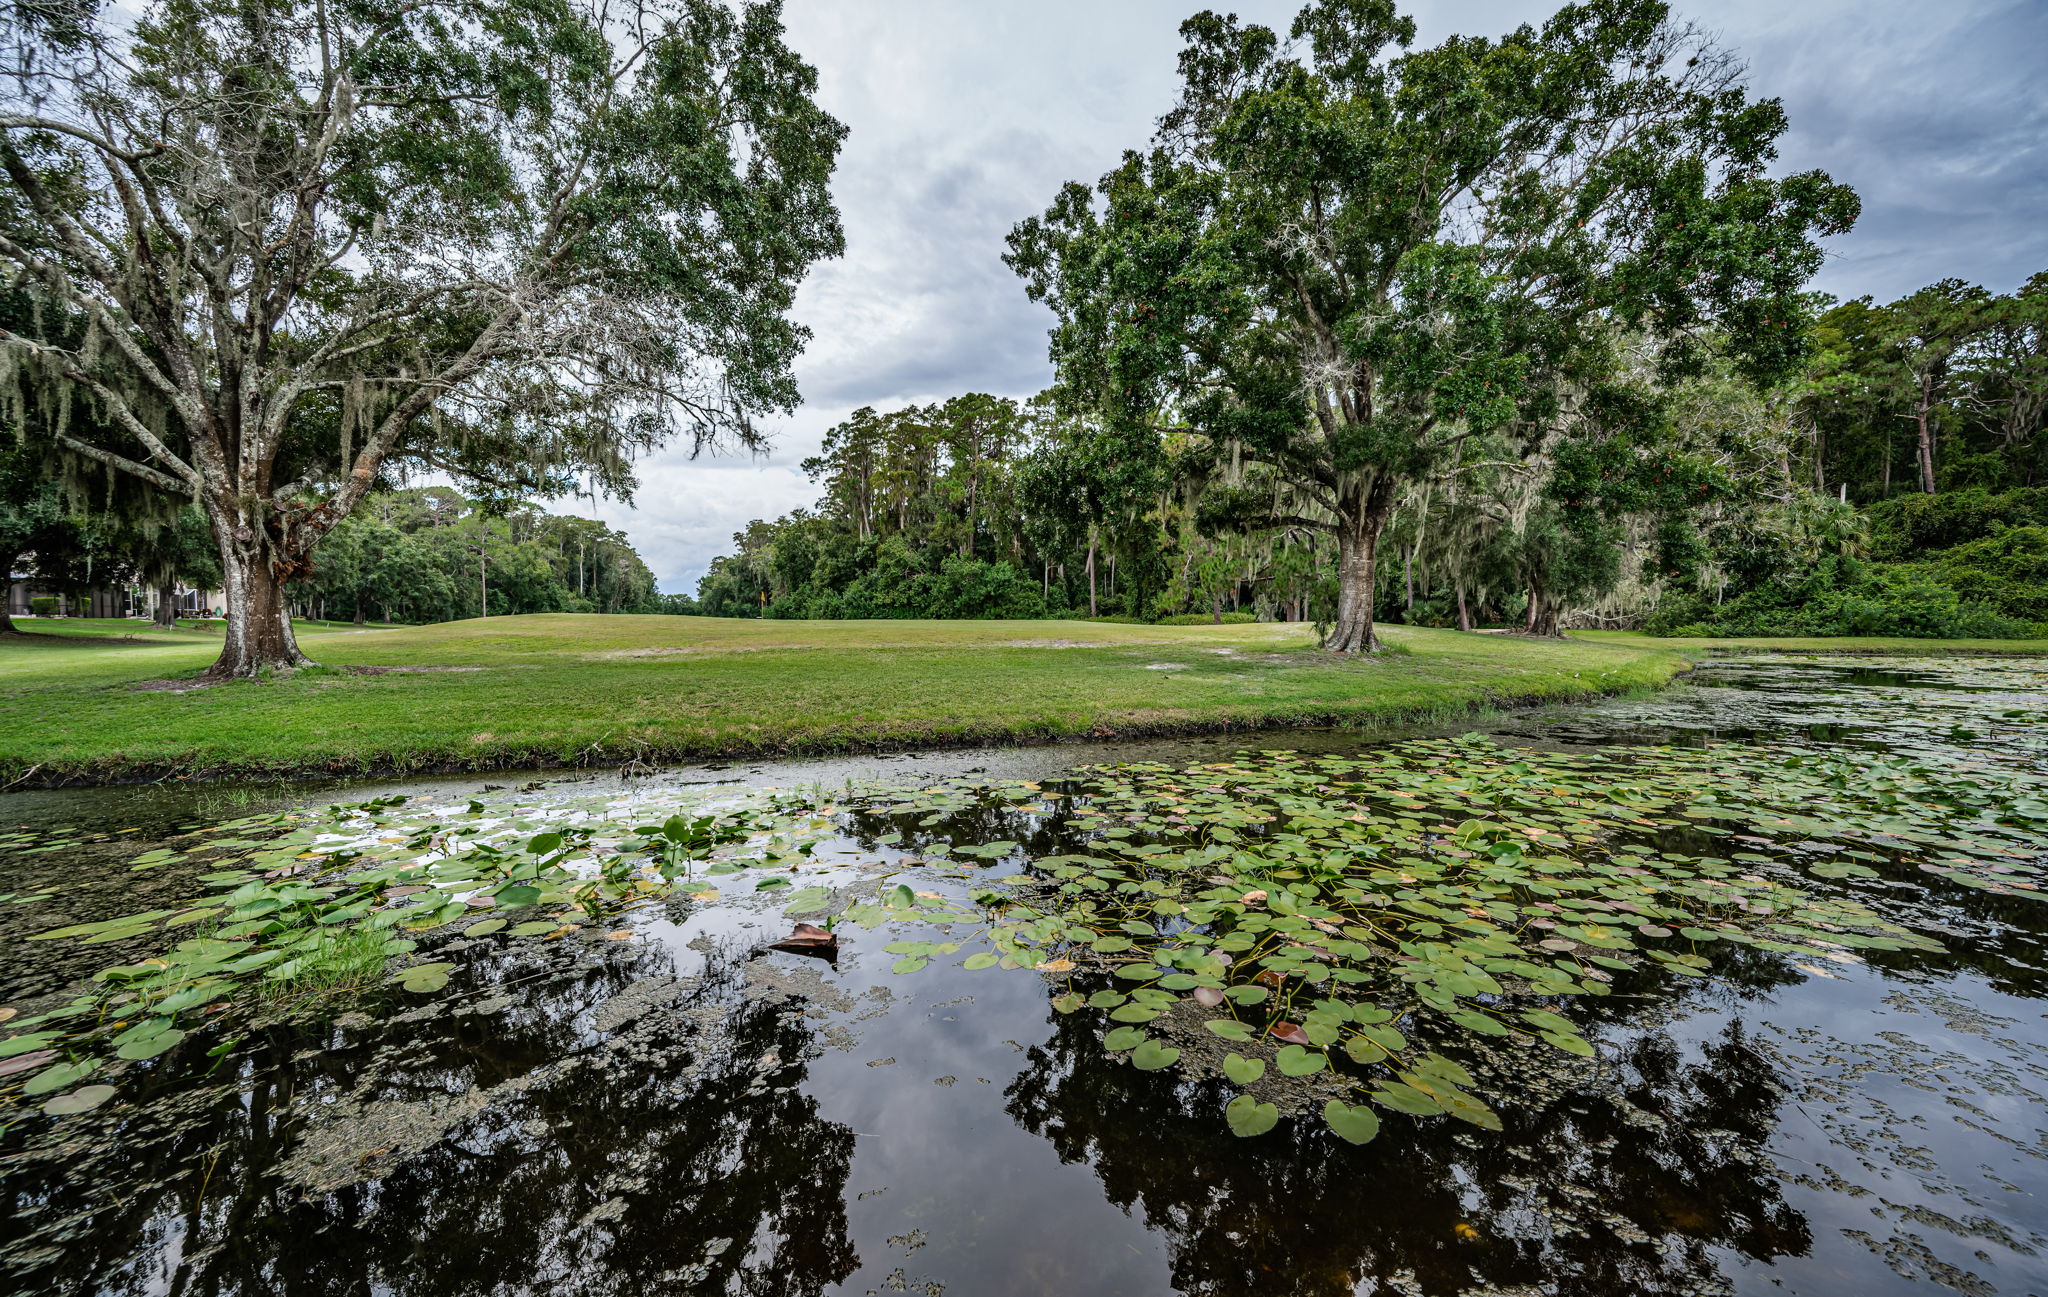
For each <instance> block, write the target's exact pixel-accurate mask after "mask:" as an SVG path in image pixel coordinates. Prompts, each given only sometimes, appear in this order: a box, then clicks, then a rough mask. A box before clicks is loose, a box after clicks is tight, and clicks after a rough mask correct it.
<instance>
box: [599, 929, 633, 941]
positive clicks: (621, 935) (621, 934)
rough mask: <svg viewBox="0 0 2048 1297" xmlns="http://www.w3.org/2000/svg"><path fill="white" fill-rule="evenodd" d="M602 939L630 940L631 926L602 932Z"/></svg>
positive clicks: (631, 937) (631, 936) (631, 935)
mask: <svg viewBox="0 0 2048 1297" xmlns="http://www.w3.org/2000/svg"><path fill="white" fill-rule="evenodd" d="M604 939H605V940H606V941H631V940H632V939H633V930H632V929H631V928H620V929H619V930H618V931H616V932H607V933H605V934H604Z"/></svg>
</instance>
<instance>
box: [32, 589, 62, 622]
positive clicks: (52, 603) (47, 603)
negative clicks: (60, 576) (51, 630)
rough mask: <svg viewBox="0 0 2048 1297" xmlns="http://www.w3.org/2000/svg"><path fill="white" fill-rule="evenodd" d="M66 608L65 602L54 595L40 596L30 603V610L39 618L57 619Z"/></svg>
mask: <svg viewBox="0 0 2048 1297" xmlns="http://www.w3.org/2000/svg"><path fill="white" fill-rule="evenodd" d="M63 607H64V601H63V600H62V599H59V598H58V597H57V596H56V595H53V594H39V595H37V596H36V597H35V598H33V599H31V600H29V601H28V609H29V611H30V612H32V613H34V614H35V615H36V616H38V617H55V616H56V615H57V614H58V613H59V612H60V611H61V610H62V609H63Z"/></svg>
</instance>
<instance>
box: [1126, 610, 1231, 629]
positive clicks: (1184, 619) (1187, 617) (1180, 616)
mask: <svg viewBox="0 0 2048 1297" xmlns="http://www.w3.org/2000/svg"><path fill="white" fill-rule="evenodd" d="M1133 620H1135V619H1133ZM1257 620H1258V618H1257V617H1255V616H1253V615H1252V614H1251V613H1248V612H1227V613H1224V614H1223V615H1222V616H1221V617H1220V618H1219V617H1216V616H1214V615H1212V614H1210V613H1206V612H1181V613H1175V614H1174V615H1173V616H1171V617H1161V618H1160V619H1159V624H1160V625H1161V626H1249V625H1251V624H1252V623H1253V622H1256V621H1257Z"/></svg>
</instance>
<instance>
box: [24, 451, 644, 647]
mask: <svg viewBox="0 0 2048 1297" xmlns="http://www.w3.org/2000/svg"><path fill="white" fill-rule="evenodd" d="M22 460H23V457H22V456H21V455H20V454H19V453H18V452H16V453H12V454H10V453H5V452H0V562H4V563H7V564H8V565H9V566H10V567H14V568H17V569H18V568H19V566H20V565H21V564H22V563H24V562H25V563H26V564H27V566H28V568H29V573H28V574H29V576H30V577H31V579H32V580H33V581H34V582H35V583H36V585H37V586H38V587H39V588H42V589H46V590H51V591H56V592H59V593H62V594H66V595H71V596H74V597H82V596H84V595H85V594H87V593H88V592H90V591H93V590H98V589H110V588H111V589H120V588H123V587H141V588H142V589H143V591H144V592H145V603H146V606H147V607H148V608H149V609H150V610H151V613H152V616H153V617H154V619H155V621H156V622H157V623H158V624H159V625H165V626H168V625H171V624H173V623H175V621H176V619H177V617H178V616H179V615H180V609H179V607H178V599H177V594H178V590H179V588H180V587H184V588H187V589H194V590H198V591H201V592H215V591H218V590H219V588H220V567H219V563H218V559H217V556H216V552H215V550H214V547H213V545H212V543H211V538H210V536H209V535H208V533H207V527H206V520H205V518H204V517H203V516H202V515H201V514H200V512H199V511H198V510H197V509H195V508H192V507H191V506H189V505H188V506H186V507H185V508H183V509H180V510H177V511H175V512H173V513H170V514H168V515H163V516H157V517H148V516H142V517H137V516H134V515H123V514H121V513H119V512H117V511H113V510H106V509H101V508H97V507H95V505H94V502H93V501H92V500H91V498H90V497H89V496H88V497H87V498H86V499H84V500H77V499H73V500H66V499H65V498H64V496H63V494H62V492H61V490H60V489H59V484H58V483H56V482H54V481H52V480H51V479H49V478H47V477H44V476H42V475H41V474H40V473H39V472H35V471H29V470H30V469H32V467H33V466H25V465H24V464H23V462H22ZM290 591H291V611H292V613H293V615H294V616H297V617H309V618H326V619H333V620H339V621H353V622H355V623H357V624H358V625H360V624H363V623H365V622H368V621H381V622H412V623H418V622H437V621H455V620H459V619H463V618H469V617H483V616H490V617H504V616H511V615H514V614H519V613H543V612H599V613H647V612H661V611H665V610H666V605H665V604H664V601H663V600H662V597H661V595H660V593H659V592H658V591H657V589H656V587H655V579H654V574H653V572H651V571H650V570H648V567H647V565H646V563H644V562H643V561H642V560H641V558H640V555H639V554H638V553H637V552H635V551H634V549H633V546H632V544H631V542H629V541H628V540H627V539H626V537H625V536H624V535H622V534H621V533H619V532H617V531H615V530H613V529H612V528H610V527H607V526H605V525H604V524H603V523H600V522H595V521H593V520H591V519H588V518H578V517H574V516H563V515H559V514H552V513H548V512H545V511H544V510H542V509H539V508H537V507H535V506H532V505H528V504H522V503H508V502H504V501H492V500H474V499H470V498H468V497H466V496H464V495H462V494H461V493H460V492H458V491H455V490H453V489H452V488H448V487H425V488H419V489H410V490H396V491H388V492H380V493H379V494H377V495H373V496H371V497H369V499H367V500H366V501H365V502H364V505H363V507H362V509H361V510H359V511H358V512H357V513H356V514H354V515H353V516H351V517H350V518H348V519H346V520H344V521H343V522H342V523H341V524H340V525H339V526H337V527H336V528H335V529H334V530H333V531H332V532H331V533H329V534H328V536H327V537H326V538H325V539H324V540H323V541H322V542H321V543H320V545H319V547H318V548H317V549H315V550H314V551H313V562H312V564H311V566H310V567H309V568H308V569H307V570H306V571H305V572H304V573H303V574H302V575H301V577H300V579H299V580H297V581H295V582H293V583H292V585H291V587H290ZM210 606H211V605H210V604H209V608H210ZM5 611H6V610H5V609H0V629H7V628H8V624H7V623H6V622H5V620H4V618H5Z"/></svg>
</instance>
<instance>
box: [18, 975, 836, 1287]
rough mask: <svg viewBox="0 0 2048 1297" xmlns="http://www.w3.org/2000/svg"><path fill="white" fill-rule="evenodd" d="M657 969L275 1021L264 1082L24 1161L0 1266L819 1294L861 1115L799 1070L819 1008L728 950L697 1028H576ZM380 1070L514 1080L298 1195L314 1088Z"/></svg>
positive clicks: (346, 1283)
mask: <svg viewBox="0 0 2048 1297" xmlns="http://www.w3.org/2000/svg"><path fill="white" fill-rule="evenodd" d="M660 971H661V970H660V969H659V968H656V967H649V966H647V963H646V962H645V961H643V962H642V963H640V964H639V965H637V966H636V965H633V964H630V963H615V964H611V965H607V966H604V967H601V968H597V969H591V968H588V967H586V968H584V969H582V970H571V969H562V970H558V976H556V977H554V978H553V979H552V980H534V979H529V980H528V982H527V984H526V986H525V987H524V989H523V991H522V993H521V994H520V995H519V996H518V997H516V1002H514V1003H511V1004H508V1005H506V1006H505V1007H503V1008H502V1009H500V1010H498V1011H496V1012H493V1013H489V1014H481V1015H472V1016H469V1017H463V1018H454V1019H434V1020H430V1021H427V1022H423V1023H419V1024H417V1025H416V1026H414V1027H413V1028H411V1029H410V1035H409V1036H408V1035H406V1034H405V1033H406V1032H407V1028H405V1027H404V1026H399V1027H396V1028H394V1031H393V1032H391V1033H385V1034H380V1035H379V1037H378V1039H377V1041H376V1048H375V1049H374V1050H373V1049H372V1048H371V1047H370V1046H367V1045H366V1046H362V1047H353V1048H351V1047H347V1046H343V1047H340V1048H325V1049H312V1050H308V1049H305V1048H304V1047H305V1046H306V1045H307V1044H308V1042H307V1041H305V1040H303V1039H300V1040H298V1041H296V1042H286V1041H279V1042H277V1043H278V1045H279V1047H280V1049H281V1050H288V1049H290V1047H291V1046H292V1045H293V1044H296V1045H297V1046H298V1047H299V1050H300V1052H299V1054H298V1057H297V1058H296V1060H293V1061H292V1063H291V1064H289V1065H287V1063H286V1059H285V1057H284V1056H283V1054H282V1052H278V1051H273V1052H271V1053H270V1056H269V1057H267V1058H265V1059H263V1060H261V1062H260V1063H259V1065H258V1067H257V1069H256V1072H255V1074H254V1075H253V1077H251V1078H250V1083H249V1084H246V1085H242V1086H232V1087H227V1088H226V1089H219V1088H217V1089H214V1090H212V1091H210V1092H207V1093H206V1094H205V1095H204V1096H203V1099H202V1097H201V1096H197V1095H192V1093H191V1091H190V1090H189V1088H188V1089H187V1095H188V1096H189V1097H188V1098H187V1099H186V1100H185V1101H184V1106H185V1107H186V1109H187V1111H186V1112H185V1113H184V1114H183V1115H182V1116H180V1115H179V1114H178V1112H177V1111H176V1109H177V1108H178V1106H179V1105H180V1101H179V1100H177V1099H175V1098H173V1099H168V1100H166V1102H165V1104H164V1105H163V1106H162V1107H161V1108H159V1109H157V1110H154V1111H153V1112H152V1113H151V1115H150V1118H149V1120H148V1123H147V1124H146V1125H145V1124H144V1123H143V1122H141V1121H134V1122H131V1125H130V1127H129V1128H128V1129H126V1130H124V1131H122V1132H120V1135H119V1138H118V1139H117V1140H113V1141H109V1142H108V1143H106V1144H104V1145H102V1146H101V1147H99V1148H97V1149H93V1150H90V1151H82V1150H80V1149H78V1148H77V1147H71V1148H69V1149H64V1150H51V1151H50V1153H49V1155H47V1156H41V1157H29V1158H25V1159H21V1160H18V1161H17V1162H16V1164H15V1165H14V1166H12V1167H10V1168H9V1169H8V1174H7V1179H6V1187H5V1191H4V1200H5V1201H6V1202H7V1204H8V1205H9V1206H10V1207H11V1208H12V1211H11V1212H10V1214H11V1215H12V1216H13V1217H14V1219H15V1221H16V1222H17V1224H19V1225H20V1226H21V1229H20V1230H19V1231H13V1230H11V1231H9V1232H10V1233H14V1234H15V1235H16V1237H17V1239H18V1240H19V1241H18V1242H16V1243H15V1244H13V1245H12V1246H9V1247H8V1248H7V1249H6V1254H5V1255H4V1256H0V1288H6V1289H7V1290H10V1291H13V1290H20V1291H37V1292H80V1293H88V1292H99V1293H108V1294H131V1293H134V1294H139V1293H143V1292H165V1291H168V1292H171V1293H174V1294H180V1295H182V1294H202V1293H203V1294H209V1295H213V1294H220V1295H223V1297H226V1295H233V1297H258V1295H259V1294H260V1295H262V1297H271V1295H273V1294H287V1295H288V1294H301V1293H303V1294H312V1293H318V1294H322V1295H323V1297H324V1295H326V1294H358V1293H360V1294H369V1293H373V1292H376V1293H386V1292H388V1293H397V1294H407V1295H415V1294H416V1295H418V1297H456V1295H458V1294H465V1295H466V1294H481V1293H499V1292H508V1291H509V1292H522V1291H537V1292H548V1293H582V1292H592V1293H598V1292H601V1293H607V1294H612V1293H623V1292H666V1291H706V1292H722V1293H723V1292H731V1293H740V1294H748V1295H749V1297H800V1295H805V1294H817V1293H820V1292H823V1291H824V1290H826V1289H827V1288H829V1287H830V1286H831V1285H833V1284H835V1283H837V1282H839V1281H840V1280H842V1279H844V1278H845V1277H846V1276H847V1275H849V1274H851V1273H852V1272H853V1270H854V1269H855V1268H856V1266H857V1264H858V1258H857V1257H856V1255H855V1252H854V1248H853V1244H852V1241H851V1239H850V1237H849V1235H848V1231H847V1224H846V1218H845V1212H844V1206H843V1203H844V1198H845V1185H846V1180H847V1174H848V1169H849V1167H850V1165H851V1162H852V1157H853V1145H854V1137H853V1133H852V1132H851V1131H850V1130H848V1129H847V1128H846V1127H844V1126H842V1125H839V1124H837V1123H833V1122H828V1121H825V1120H823V1119H822V1118H821V1117H820V1115H819V1113H818V1110H817V1104H816V1102H815V1101H814V1100H812V1099H810V1098H808V1097H806V1096H805V1095H803V1094H802V1093H801V1092H800V1083H801V1081H802V1080H803V1077H804V1073H805V1071H806V1066H805V1064H804V1063H803V1061H802V1060H803V1059H804V1058H805V1057H806V1055H807V1051H808V1050H809V1048H810V1046H811V1035H810V1031H809V1029H808V1028H807V1027H806V1026H805V1024H804V1023H803V1021H802V1019H801V1018H800V1017H799V1016H798V1015H797V1014H795V1013H793V1012H791V1008H792V1006H790V1005H787V1004H780V1003H777V1002H776V1001H774V1000H773V999H755V1000H749V999H747V998H746V997H744V996H740V995H738V994H737V990H738V987H737V985H736V980H737V979H736V977H735V976H734V975H733V974H732V972H731V969H730V968H729V967H728V968H726V969H725V970H723V975H722V976H720V975H714V976H711V977H708V978H707V979H706V981H705V982H703V983H702V984H699V985H698V986H696V987H695V988H694V990H693V991H692V992H691V995H692V997H693V998H692V999H691V1000H690V1001H686V1002H684V1003H683V1004H682V1005H681V1006H679V1007H680V1008H681V1009H685V1010H686V1009H688V1008H690V1007H691V1006H692V1004H695V1005H696V1006H699V1007H703V1006H707V1005H708V1006H712V1007H713V1008H714V1009H715V1013H714V1014H712V1015H709V1016H712V1017H714V1018H715V1023H714V1025H713V1026H712V1027H710V1028H707V1029H705V1030H703V1031H696V1030H693V1029H692V1028H691V1027H690V1026H689V1025H688V1024H687V1022H686V1019H685V1017H684V1016H683V1014H682V1013H681V1012H678V1008H676V1007H665V1008H663V1009H661V1010H659V1011H656V1012H654V1013H650V1014H648V1015H646V1016H644V1017H643V1018H641V1019H640V1020H639V1021H638V1022H636V1023H635V1024H634V1025H633V1026H632V1027H630V1028H628V1029H626V1030H624V1031H622V1032H621V1033H620V1037H621V1039H622V1040H623V1042H624V1043H622V1044H621V1043H619V1042H618V1041H614V1042H613V1046H612V1047H611V1048H610V1049H607V1048H604V1047H603V1045H602V1042H600V1041H598V1040H597V1039H596V1038H594V1037H593V1036H591V1035H590V1034H589V1033H588V1031H587V1030H585V1029H583V1028H581V1027H579V1026H578V1025H577V1019H578V1014H579V1012H580V1011H581V1010H583V1009H585V1008H588V1007H590V1006H592V1005H595V1004H597V1003H599V1002H601V1001H603V1000H605V999H607V998H609V997H610V996H612V995H616V994H618V993H619V992H620V991H622V990H624V989H625V988H626V987H627V986H628V985H629V984H631V983H633V982H634V981H636V980H638V979H642V978H645V977H648V976H650V975H653V974H655V973H658V972H660ZM771 1054H772V1055H774V1056H775V1059H776V1061H775V1062H774V1063H772V1064H771V1065H769V1066H768V1067H767V1068H765V1069H764V1068H763V1066H762V1064H763V1060H764V1059H765V1058H766V1057H767V1056H768V1055H771ZM563 1059H581V1060H583V1061H582V1062H580V1063H578V1064H573V1065H570V1066H562V1065H561V1064H560V1061H559V1060H563ZM693 1063H694V1064H695V1066H696V1068H697V1069H698V1070H697V1071H696V1072H695V1073H694V1074H693V1075H690V1076H688V1077H687V1078H685V1077H684V1076H682V1075H681V1073H682V1071H683V1069H684V1068H685V1067H686V1066H687V1065H689V1064H693ZM366 1080H367V1081H368V1082H369V1089H370V1090H371V1092H372V1093H373V1094H374V1095H375V1096H376V1097H377V1098H380V1099H392V1100H409V1101H419V1100H422V1099H426V1098H428V1097H430V1096H434V1095H440V1096H448V1097H453V1096H461V1095H464V1094H466V1093H468V1092H470V1091H471V1090H472V1089H474V1088H478V1087H484V1086H490V1085H494V1084H499V1083H502V1082H506V1081H510V1082H512V1084H510V1085H506V1086H505V1087H504V1088H503V1089H502V1090H500V1091H499V1092H498V1094H497V1095H495V1096H493V1098H494V1101H493V1102H492V1103H491V1104H490V1105H489V1106H488V1107H486V1108H484V1109H483V1110H482V1111H481V1112H479V1113H477V1114H476V1115H474V1116H473V1117H471V1118H469V1119H467V1120H465V1121H462V1122H460V1123H458V1124H457V1125H455V1126H454V1127H453V1128H452V1129H451V1130H449V1131H448V1133H447V1135H446V1137H445V1138H442V1139H439V1140H438V1141H435V1142H433V1143H432V1144H431V1146H430V1147H428V1148H426V1149H425V1151H423V1152H418V1153H416V1154H413V1155H411V1156H406V1157H403V1158H402V1159H398V1160H396V1161H395V1163H394V1164H393V1165H391V1166H389V1167H388V1169H380V1170H379V1172H378V1173H377V1174H375V1175H374V1176H372V1177H370V1178H367V1179H364V1180H362V1181H361V1182H359V1183H356V1184H353V1185H349V1186H346V1187H342V1188H338V1189H335V1190H333V1191H331V1192H325V1193H318V1192H316V1193H312V1194H308V1193H307V1192H306V1191H305V1190H304V1189H303V1188H301V1187H299V1186H298V1185H295V1184H293V1183H291V1182H288V1181H287V1180H286V1179H285V1178H283V1177H282V1176H280V1175H279V1174H278V1171H277V1168H278V1164H279V1162H280V1160H281V1159H283V1158H285V1157H287V1156H288V1155H289V1154H290V1153H291V1152H292V1150H293V1148H294V1147H295V1146H296V1145H297V1143H298V1141H299V1140H300V1138H301V1137H302V1136H303V1135H304V1133H305V1126H304V1123H305V1121H306V1114H307V1112H308V1110H309V1108H317V1107H319V1106H320V1105H321V1100H322V1099H323V1098H327V1097H329V1096H332V1095H336V1094H339V1093H342V1092H345V1091H347V1090H349V1089H352V1088H356V1087H358V1086H359V1085H361V1084H362V1083H363V1082H364V1081H366ZM185 1084H186V1086H187V1087H189V1086H190V1078H189V1077H188V1078H186V1082H185ZM195 1100H199V1101H201V1102H203V1105H204V1106H200V1104H199V1103H195ZM373 1165H374V1164H373ZM67 1218H69V1220H68V1223H61V1222H65V1221H66V1219H67ZM24 1235H26V1237H23V1236H24ZM17 1285H18V1286H19V1287H18V1289H17Z"/></svg>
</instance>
